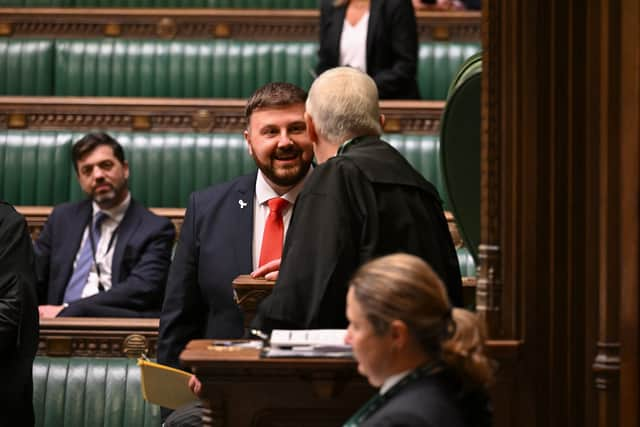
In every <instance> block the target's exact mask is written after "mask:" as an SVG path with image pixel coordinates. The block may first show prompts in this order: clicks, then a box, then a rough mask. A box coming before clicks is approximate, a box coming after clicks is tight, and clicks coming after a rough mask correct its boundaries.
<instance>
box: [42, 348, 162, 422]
mask: <svg viewBox="0 0 640 427" xmlns="http://www.w3.org/2000/svg"><path fill="white" fill-rule="evenodd" d="M33 407H34V411H35V418H36V423H35V425H36V427H78V426H92V427H100V426H104V427H129V426H136V427H158V426H159V425H160V407H158V406H156V405H152V404H150V403H147V402H146V401H145V400H144V398H143V397H142V391H141V388H140V369H139V368H138V366H137V365H136V360H135V359H126V358H115V357H114V358H98V357H92V358H88V357H87V358H86V357H71V358H69V357H43V356H38V357H36V359H35V361H34V364H33Z"/></svg>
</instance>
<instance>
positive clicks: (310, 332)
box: [263, 329, 353, 357]
mask: <svg viewBox="0 0 640 427" xmlns="http://www.w3.org/2000/svg"><path fill="white" fill-rule="evenodd" d="M346 333H347V331H346V329H304V330H285V329H274V330H273V332H271V340H270V346H269V347H267V348H265V349H264V351H263V355H264V356H265V357H352V356H353V353H352V351H351V346H350V345H347V344H345V342H344V338H345V335H346Z"/></svg>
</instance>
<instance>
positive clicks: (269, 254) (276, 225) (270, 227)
mask: <svg viewBox="0 0 640 427" xmlns="http://www.w3.org/2000/svg"><path fill="white" fill-rule="evenodd" d="M267 204H268V205H269V216H268V217H267V222H266V223H265V224H264V233H262V248H260V264H259V265H264V264H266V263H268V262H269V261H272V260H274V259H278V258H280V257H281V256H282V240H283V237H284V223H283V222H282V210H283V209H284V208H285V207H286V206H287V205H288V204H289V202H288V201H286V200H285V199H283V198H282V197H274V198H273V199H269V201H268V202H267Z"/></svg>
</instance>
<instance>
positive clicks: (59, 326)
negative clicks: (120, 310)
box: [38, 317, 160, 357]
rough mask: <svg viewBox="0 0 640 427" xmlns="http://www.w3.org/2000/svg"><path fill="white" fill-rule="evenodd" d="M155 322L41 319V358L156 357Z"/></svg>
mask: <svg viewBox="0 0 640 427" xmlns="http://www.w3.org/2000/svg"><path fill="white" fill-rule="evenodd" d="M159 323H160V322H159V320H158V319H133V318H132V319H129V318H127V319H124V318H98V317H60V318H54V319H40V342H39V345H38V355H40V356H89V357H94V356H97V357H122V356H127V357H138V356H140V354H142V353H145V354H147V355H148V356H149V357H155V355H156V347H157V342H158V326H159Z"/></svg>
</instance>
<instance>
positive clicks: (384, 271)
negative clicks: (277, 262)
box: [345, 254, 493, 427]
mask: <svg viewBox="0 0 640 427" xmlns="http://www.w3.org/2000/svg"><path fill="white" fill-rule="evenodd" d="M347 318H348V320H349V328H348V332H347V337H346V341H347V343H350V344H351V345H352V347H353V352H354V356H355V358H356V360H357V362H358V371H359V372H360V373H361V374H362V375H364V376H365V377H367V379H368V380H369V382H370V383H371V385H373V386H374V387H380V392H379V393H378V394H377V395H376V396H374V397H373V398H372V399H371V400H370V401H369V402H367V403H366V404H365V405H364V406H363V407H362V408H361V409H360V410H359V411H358V412H356V414H354V415H353V416H352V417H351V419H349V420H348V421H347V423H346V424H345V427H347V426H348V427H353V426H363V427H364V426H368V427H371V426H378V427H383V426H384V427H389V426H404V427H413V426H415V427H418V426H429V427H439V426H443V427H445V426H446V427H471V426H478V427H488V426H490V425H491V410H490V406H489V400H488V397H487V392H486V386H487V385H488V384H489V383H490V381H491V380H492V376H493V372H492V366H491V362H490V361H489V359H488V358H487V357H486V356H485V354H484V333H483V329H482V328H481V324H480V323H479V321H478V318H477V316H476V315H475V314H474V313H472V312H469V311H466V310H463V309H458V308H454V309H452V308H451V306H450V304H449V300H448V298H447V292H446V290H445V288H444V286H443V284H442V282H441V281H440V279H439V278H438V276H437V275H436V274H435V273H434V272H433V270H432V269H431V267H429V266H428V265H427V263H425V262H424V261H423V260H421V259H420V258H417V257H415V256H412V255H407V254H394V255H388V256H385V257H382V258H378V259H376V260H373V261H370V262H369V263H367V264H365V265H363V266H362V267H361V268H360V269H359V270H358V271H357V272H356V274H355V276H354V277H353V279H352V280H351V283H350V286H349V292H348V294H347Z"/></svg>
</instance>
